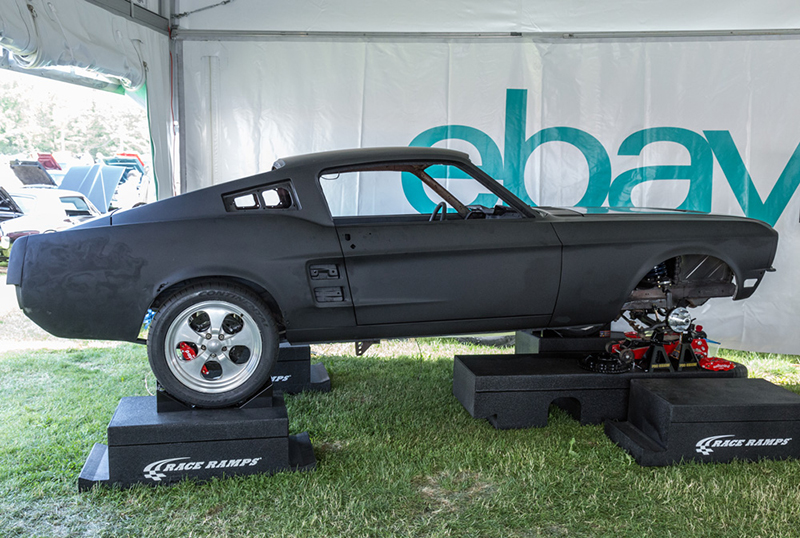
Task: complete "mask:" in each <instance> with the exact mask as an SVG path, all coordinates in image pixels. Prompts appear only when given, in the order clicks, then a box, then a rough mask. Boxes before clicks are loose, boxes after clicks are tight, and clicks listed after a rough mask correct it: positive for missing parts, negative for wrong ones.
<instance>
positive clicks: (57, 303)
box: [20, 213, 353, 341]
mask: <svg viewBox="0 0 800 538" xmlns="http://www.w3.org/2000/svg"><path fill="white" fill-rule="evenodd" d="M25 250H26V255H25V260H24V267H23V278H22V284H23V285H22V288H21V292H20V297H21V300H22V303H23V304H22V306H23V308H24V311H25V313H26V315H28V317H30V318H31V319H32V320H33V321H35V322H36V323H37V324H39V325H40V326H42V327H43V328H44V329H45V330H47V331H48V332H51V333H52V334H55V335H57V336H62V337H69V338H94V339H107V340H129V341H133V340H135V339H136V338H137V336H138V333H139V330H140V328H141V324H142V320H143V317H144V315H145V313H146V311H147V309H148V308H149V306H150V305H151V303H152V301H153V299H154V298H155V297H156V296H158V294H159V293H161V292H162V291H163V290H166V289H168V288H169V287H170V286H173V285H174V284H176V283H179V282H182V281H185V280H188V279H196V278H208V277H227V278H236V279H239V280H243V281H247V282H251V283H255V284H257V285H258V286H259V287H261V288H263V289H264V290H266V291H267V292H268V293H270V294H271V295H272V296H273V297H274V298H275V300H276V301H277V303H278V305H281V306H282V307H284V306H285V308H286V309H287V310H284V311H282V313H281V317H282V318H283V320H284V321H285V322H286V323H288V324H292V323H299V324H304V325H306V326H309V325H310V326H315V324H317V323H321V321H320V320H318V319H317V317H319V316H320V315H322V316H325V315H333V314H331V313H330V312H329V311H328V310H323V309H319V308H316V307H315V305H314V301H313V298H312V294H311V292H310V289H309V285H308V280H307V269H306V263H307V261H308V260H309V258H314V257H323V258H324V257H329V258H330V257H335V258H340V257H341V251H340V249H339V244H338V240H337V238H336V233H335V231H334V230H333V228H332V227H325V226H320V225H319V224H316V223H313V222H308V221H304V220H302V219H298V218H296V217H292V216H283V215H266V214H263V213H260V214H252V213H251V214H230V215H226V216H222V217H219V218H211V219H190V220H181V221H170V222H161V223H145V224H130V225H114V226H110V227H97V228H87V229H75V230H68V231H64V232H58V233H55V234H45V235H41V236H36V237H31V238H30V242H29V244H28V245H27V248H26V249H25ZM337 319H339V320H340V321H339V322H340V323H352V322H353V314H352V308H351V307H350V306H347V307H346V308H345V309H344V311H343V312H342V313H340V314H339V315H338V316H337Z"/></svg>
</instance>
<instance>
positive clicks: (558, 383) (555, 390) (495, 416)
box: [453, 353, 747, 428]
mask: <svg viewBox="0 0 800 538" xmlns="http://www.w3.org/2000/svg"><path fill="white" fill-rule="evenodd" d="M584 355H585V354H581V353H551V354H537V355H533V354H531V355H459V356H457V357H456V358H455V362H454V366H453V394H454V395H455V396H456V398H457V399H458V401H459V402H461V404H462V405H463V406H464V407H465V408H466V409H467V411H469V413H470V415H472V416H473V417H475V418H485V419H488V420H489V421H490V422H491V423H492V424H493V425H494V426H495V427H497V428H529V427H543V426H546V425H547V413H548V410H549V408H550V405H551V404H555V405H557V406H559V407H561V408H563V409H565V410H566V411H567V412H569V413H570V414H571V415H572V416H573V417H575V418H576V419H578V420H580V422H581V424H600V423H602V422H603V421H604V420H609V419H610V420H625V418H626V417H627V416H628V391H629V387H630V383H631V380H633V379H644V378H651V377H657V378H664V379H666V378H695V377H696V378H703V379H719V378H726V377H747V368H745V367H744V366H742V365H737V366H736V367H735V368H734V369H733V370H729V371H727V372H710V371H706V370H699V369H696V370H684V371H681V372H657V373H645V372H642V371H641V370H633V371H631V372H627V373H622V374H598V373H595V372H589V371H587V370H584V369H583V368H581V367H580V365H579V364H578V359H579V358H581V357H583V356H584Z"/></svg>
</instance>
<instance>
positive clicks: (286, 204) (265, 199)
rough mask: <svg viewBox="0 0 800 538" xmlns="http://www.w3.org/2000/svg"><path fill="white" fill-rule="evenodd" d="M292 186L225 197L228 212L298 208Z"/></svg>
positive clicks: (262, 188) (259, 189)
mask: <svg viewBox="0 0 800 538" xmlns="http://www.w3.org/2000/svg"><path fill="white" fill-rule="evenodd" d="M293 192H294V191H293V190H292V188H291V186H290V185H288V184H284V185H276V186H274V187H269V188H264V187H258V188H255V189H249V190H247V191H245V192H237V193H232V194H226V195H224V196H223V197H222V198H223V201H224V203H225V209H226V210H227V211H253V210H272V209H291V208H296V207H298V206H297V203H296V199H295V196H294V194H293Z"/></svg>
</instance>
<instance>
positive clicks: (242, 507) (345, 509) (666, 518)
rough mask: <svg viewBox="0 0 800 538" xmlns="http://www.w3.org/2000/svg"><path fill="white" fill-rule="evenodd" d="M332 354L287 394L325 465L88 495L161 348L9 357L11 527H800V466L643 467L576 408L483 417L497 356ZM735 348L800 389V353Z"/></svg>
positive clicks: (456, 349)
mask: <svg viewBox="0 0 800 538" xmlns="http://www.w3.org/2000/svg"><path fill="white" fill-rule="evenodd" d="M315 350H316V351H317V352H318V357H317V358H318V360H322V361H323V362H324V363H325V365H326V367H327V368H328V371H329V373H330V375H331V379H332V380H333V390H332V391H331V392H330V393H327V394H314V393H308V394H302V395H297V396H290V397H287V405H288V407H289V416H290V428H291V430H292V432H293V433H296V432H301V431H308V432H309V433H310V435H311V439H312V442H313V444H314V450H315V454H316V457H317V461H318V466H317V469H316V470H315V471H314V472H310V473H281V474H277V475H274V476H252V477H239V478H231V479H226V480H215V481H212V482H209V483H206V484H197V483H193V482H183V483H180V484H178V485H176V486H172V487H162V488H153V487H146V486H140V487H134V488H131V489H128V490H119V489H114V488H96V489H95V490H93V491H92V492H89V493H84V494H78V493H77V477H78V474H79V473H80V469H81V466H82V465H83V462H84V460H85V458H86V456H87V455H88V453H89V450H90V449H91V447H92V445H93V444H94V443H95V442H105V428H106V426H107V424H108V421H109V419H110V418H111V415H112V413H113V411H114V409H115V408H116V405H117V403H118V401H119V399H120V398H121V397H123V396H130V395H146V394H147V393H148V388H149V389H150V390H152V389H153V388H154V385H155V382H154V379H153V377H152V374H151V373H150V371H149V368H148V366H147V361H146V356H145V350H144V349H143V348H142V347H139V346H133V345H122V346H119V347H116V348H90V349H83V350H79V351H52V352H51V351H39V352H35V353H31V352H25V353H22V352H20V353H5V354H0V394H2V396H3V397H2V398H1V399H0V536H3V537H6V536H26V537H27V536H214V537H215V538H219V537H225V536H248V535H252V536H298V537H316V536H320V537H322V536H348V537H350V536H387V535H394V536H498V537H501V536H502V537H505V536H519V537H535V536H614V537H616V536H635V537H639V536H658V537H661V536H763V537H776V536H798V535H800V512H799V511H800V508H798V507H800V487H798V486H800V462H799V461H762V462H758V463H741V462H737V463H732V464H727V465H714V464H694V463H690V464H684V465H678V466H673V467H668V468H642V467H639V466H638V465H637V464H636V463H635V462H634V461H633V460H632V459H631V458H630V457H629V456H627V455H626V453H625V452H624V451H623V450H621V449H619V448H618V447H616V446H615V445H614V444H613V443H611V441H609V440H608V439H607V438H606V437H605V435H604V433H603V429H602V427H601V426H580V425H579V424H578V423H577V422H575V421H573V420H572V419H570V418H569V417H568V416H567V415H566V414H565V413H563V412H561V411H559V410H553V411H552V412H551V416H550V424H549V426H547V427H546V428H539V429H527V430H505V431H498V430H495V429H494V428H493V427H491V426H490V425H489V423H488V422H486V421H484V420H475V419H473V418H472V417H470V416H469V414H468V413H467V412H466V411H465V410H464V409H463V408H462V407H461V405H460V404H459V403H458V401H457V400H456V399H455V398H454V397H453V395H452V393H451V383H452V368H453V361H452V356H453V354H457V353H474V352H493V351H494V352H496V351H497V350H492V349H488V348H476V347H474V346H472V347H470V346H465V345H459V344H455V343H453V342H452V341H442V340H423V341H413V340H412V341H396V342H384V343H382V344H381V345H380V346H377V347H373V348H372V349H370V350H369V352H368V353H367V356H366V357H358V358H357V357H353V356H352V354H351V353H352V352H351V350H352V345H351V346H344V345H339V346H321V347H318V348H315ZM501 351H502V350H501ZM505 352H510V350H505ZM729 356H731V358H734V359H735V360H738V361H740V362H743V363H745V364H747V365H748V367H749V368H750V370H751V372H752V373H756V374H758V375H759V376H761V377H767V378H768V379H770V380H772V381H774V382H779V383H783V384H785V385H787V386H788V387H789V388H790V389H791V390H794V391H797V392H800V366H799V365H798V362H799V361H798V357H788V356H769V357H765V356H762V355H755V354H744V353H733V352H731V355H729Z"/></svg>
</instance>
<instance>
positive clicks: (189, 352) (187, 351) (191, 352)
mask: <svg viewBox="0 0 800 538" xmlns="http://www.w3.org/2000/svg"><path fill="white" fill-rule="evenodd" d="M179 347H180V348H181V355H182V356H183V360H185V361H190V360H192V359H194V358H195V357H197V351H195V349H194V348H193V347H192V346H190V345H189V344H187V343H186V342H181V343H180V346H179ZM203 368H205V366H204V367H203Z"/></svg>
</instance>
